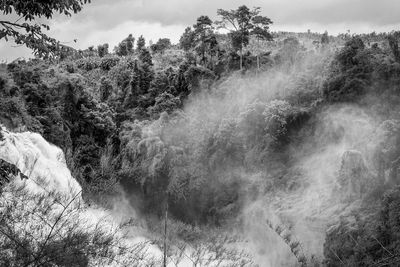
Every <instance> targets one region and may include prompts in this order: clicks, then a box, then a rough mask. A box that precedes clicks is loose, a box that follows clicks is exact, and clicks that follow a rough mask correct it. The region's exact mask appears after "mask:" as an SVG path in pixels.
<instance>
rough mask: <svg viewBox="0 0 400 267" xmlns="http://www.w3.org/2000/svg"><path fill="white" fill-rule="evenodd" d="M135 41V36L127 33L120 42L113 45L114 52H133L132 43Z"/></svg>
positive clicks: (119, 53)
mask: <svg viewBox="0 0 400 267" xmlns="http://www.w3.org/2000/svg"><path fill="white" fill-rule="evenodd" d="M134 42H135V38H133V37H132V34H129V36H128V37H126V38H125V39H124V40H122V42H120V43H119V44H118V46H116V47H115V49H114V50H115V53H116V54H117V55H118V56H127V55H129V54H132V53H133V44H134Z"/></svg>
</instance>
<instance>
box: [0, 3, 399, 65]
mask: <svg viewBox="0 0 400 267" xmlns="http://www.w3.org/2000/svg"><path fill="white" fill-rule="evenodd" d="M242 4H245V5H247V6H249V7H254V6H259V7H261V8H262V13H263V15H266V16H268V17H270V18H271V19H272V20H273V21H274V25H273V27H272V28H271V29H272V30H273V31H279V30H284V31H307V29H311V30H312V31H315V32H323V31H325V30H328V32H329V33H330V34H337V33H340V32H345V31H346V30H348V29H349V30H351V32H353V33H355V32H359V33H361V32H371V31H377V32H379V31H392V30H400V0H92V3H91V4H88V5H85V6H84V9H83V10H82V11H81V12H80V13H79V14H76V15H73V16H72V17H65V16H60V15H57V16H55V17H54V18H53V20H51V21H50V22H49V24H50V26H51V31H50V32H49V35H51V36H53V37H56V38H58V39H59V40H60V41H62V42H65V43H66V44H68V45H71V46H73V47H75V48H79V49H84V48H87V47H88V46H91V45H98V44H102V43H109V44H110V46H111V47H114V46H115V45H116V44H117V43H118V42H119V41H120V40H122V39H123V38H125V37H126V36H127V35H128V34H129V33H132V34H133V35H134V36H136V37H137V36H139V35H141V34H143V36H145V38H146V39H147V40H153V41H157V40H158V38H160V37H167V38H170V39H171V40H172V41H173V42H177V41H178V40H179V37H180V35H181V34H182V32H183V30H184V29H185V27H186V26H188V25H192V24H193V23H194V22H195V20H196V18H197V17H198V16H200V15H208V16H210V17H211V18H212V19H216V11H217V9H218V8H223V9H233V8H236V7H238V6H239V5H242ZM74 39H77V43H74V42H73V40H74ZM29 55H30V51H29V50H28V49H26V48H24V47H15V44H13V43H12V42H8V43H6V42H5V41H4V40H1V41H0V61H4V60H8V61H10V60H13V59H15V58H17V57H29Z"/></svg>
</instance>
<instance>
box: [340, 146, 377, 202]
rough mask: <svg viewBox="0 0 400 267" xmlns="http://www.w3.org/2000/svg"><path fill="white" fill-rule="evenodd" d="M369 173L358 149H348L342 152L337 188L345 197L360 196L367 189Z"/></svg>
mask: <svg viewBox="0 0 400 267" xmlns="http://www.w3.org/2000/svg"><path fill="white" fill-rule="evenodd" d="M370 181H371V175H370V173H369V171H368V168H367V167H366V165H365V162H364V158H363V156H362V154H361V153H360V152H359V151H355V150H349V151H346V152H344V153H343V156H342V163H341V167H340V171H339V177H338V184H339V190H340V193H341V195H342V197H343V198H345V199H357V198H361V197H362V195H363V194H364V193H366V192H367V190H368V184H369V183H370Z"/></svg>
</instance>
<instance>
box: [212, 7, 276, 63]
mask: <svg viewBox="0 0 400 267" xmlns="http://www.w3.org/2000/svg"><path fill="white" fill-rule="evenodd" d="M260 12H261V8H259V7H255V8H253V9H252V10H250V9H249V8H248V7H247V6H245V5H243V6H240V7H238V8H237V9H236V10H224V9H218V11H217V14H218V15H219V16H220V17H221V20H220V21H217V22H216V24H217V25H218V27H219V28H225V29H227V30H229V31H230V36H231V40H232V46H233V48H234V49H236V50H239V51H240V69H243V48H244V47H246V46H247V45H248V43H249V39H250V35H251V33H252V31H253V30H254V29H255V28H256V27H257V26H258V27H260V25H264V26H263V27H264V29H265V27H268V25H269V24H271V23H272V21H271V20H270V19H268V18H267V17H265V19H261V18H257V19H255V18H256V17H257V16H259V15H260ZM261 22H263V23H261ZM260 29H263V28H260ZM267 30H268V28H267Z"/></svg>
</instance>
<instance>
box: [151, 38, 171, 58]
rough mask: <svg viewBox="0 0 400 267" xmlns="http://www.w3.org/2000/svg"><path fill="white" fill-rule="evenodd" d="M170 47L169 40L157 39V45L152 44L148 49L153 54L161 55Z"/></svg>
mask: <svg viewBox="0 0 400 267" xmlns="http://www.w3.org/2000/svg"><path fill="white" fill-rule="evenodd" d="M170 46H171V40H170V39H168V38H160V39H158V41H157V43H155V44H152V45H151V46H150V49H151V51H153V53H158V52H160V53H161V54H162V53H164V51H165V50H166V49H167V48H169V47H170Z"/></svg>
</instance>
